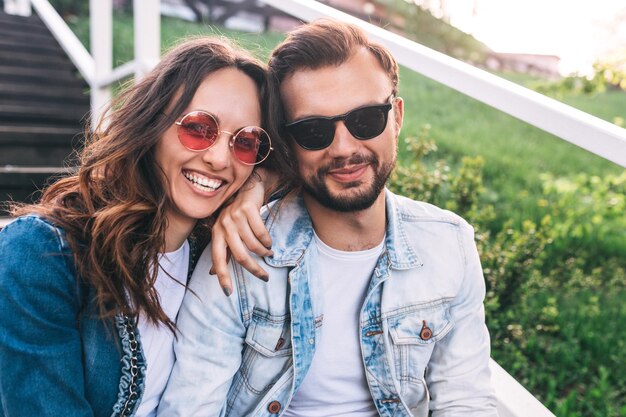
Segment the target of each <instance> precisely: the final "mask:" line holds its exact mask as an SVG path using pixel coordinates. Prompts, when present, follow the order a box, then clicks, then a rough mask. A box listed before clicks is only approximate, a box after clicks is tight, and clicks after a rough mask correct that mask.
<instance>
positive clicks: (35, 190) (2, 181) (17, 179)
mask: <svg viewBox="0 0 626 417" xmlns="http://www.w3.org/2000/svg"><path fill="white" fill-rule="evenodd" d="M71 172H72V170H70V169H68V168H61V167H28V168H25V167H9V168H7V167H0V202H8V201H20V202H27V203H32V202H34V201H35V200H36V199H38V198H39V197H40V196H41V190H42V189H43V188H44V187H46V186H47V185H50V184H52V183H53V182H55V181H56V180H58V179H59V178H62V177H64V176H67V175H69V174H70V173H71ZM3 205H4V204H3ZM0 215H6V211H5V210H4V207H2V210H0Z"/></svg>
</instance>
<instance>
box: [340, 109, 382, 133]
mask: <svg viewBox="0 0 626 417" xmlns="http://www.w3.org/2000/svg"><path fill="white" fill-rule="evenodd" d="M388 114H389V108H388V107H387V106H371V107H364V108H362V109H358V110H354V111H352V112H351V113H350V114H348V115H347V116H346V119H345V123H346V127H347V128H348V130H349V131H350V133H351V134H352V135H354V137H355V138H357V139H372V138H374V137H376V136H378V135H380V134H381V133H383V131H384V130H385V127H387V115H388Z"/></svg>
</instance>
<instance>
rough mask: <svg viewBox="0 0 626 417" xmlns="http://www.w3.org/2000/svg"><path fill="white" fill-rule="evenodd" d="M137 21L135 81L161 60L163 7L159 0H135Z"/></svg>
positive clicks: (135, 17) (134, 11)
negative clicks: (161, 7)
mask: <svg viewBox="0 0 626 417" xmlns="http://www.w3.org/2000/svg"><path fill="white" fill-rule="evenodd" d="M133 16H134V22H135V82H137V81H139V80H140V79H141V78H142V77H143V76H144V75H145V74H146V73H147V72H149V71H150V70H151V69H152V68H154V66H155V65H156V64H157V63H158V62H159V57H160V56H161V9H160V1H159V0H133Z"/></svg>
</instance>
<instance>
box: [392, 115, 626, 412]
mask: <svg viewBox="0 0 626 417" xmlns="http://www.w3.org/2000/svg"><path fill="white" fill-rule="evenodd" d="M429 134H430V127H429V126H428V125H426V126H424V127H423V128H422V130H421V132H420V134H419V136H418V137H416V138H407V139H405V146H406V150H407V152H409V153H410V154H412V156H414V158H413V159H410V158H406V159H405V161H408V162H404V163H399V165H398V167H397V168H396V170H395V172H394V174H393V176H392V178H391V181H390V184H389V186H390V188H391V189H392V190H393V191H395V192H398V193H400V194H403V195H406V196H408V197H411V198H414V199H417V200H424V201H429V202H431V203H433V204H437V205H439V206H441V207H445V208H448V209H451V210H454V211H456V212H457V213H458V214H460V215H462V216H464V217H465V218H466V219H467V220H468V221H470V223H472V224H473V226H474V228H475V229H476V241H477V246H478V249H479V252H480V253H481V261H482V265H483V269H484V275H485V281H486V285H487V296H486V300H485V310H486V314H487V324H488V327H489V329H490V332H491V337H492V356H493V357H494V359H496V361H498V362H499V363H501V364H502V365H503V367H504V368H505V369H507V371H508V372H510V373H511V374H512V375H513V376H514V377H515V378H516V379H517V380H518V381H519V382H520V383H521V384H523V385H524V386H525V387H526V388H527V389H528V390H529V391H531V392H532V393H533V394H534V395H536V396H537V397H538V398H539V399H540V401H542V402H543V403H544V404H545V405H546V406H547V407H548V408H550V409H551V410H552V411H553V412H554V413H556V414H557V415H559V416H561V417H577V416H593V417H596V416H597V417H617V416H624V415H626V400H625V397H626V396H625V395H624V394H625V393H626V381H625V379H624V378H623V376H622V373H621V371H618V369H621V368H622V367H623V364H624V363H626V338H625V337H624V335H625V334H626V303H624V299H626V297H625V296H626V258H625V257H624V253H626V216H624V213H625V211H626V210H625V209H626V198H625V196H626V173H624V174H623V175H621V176H607V177H606V178H600V177H597V176H587V175H579V176H576V177H575V178H556V177H554V176H550V175H544V176H542V181H543V191H542V194H541V195H540V196H539V198H538V200H537V205H538V207H539V209H540V210H539V211H538V213H539V214H538V217H537V218H531V219H526V220H524V221H522V222H521V223H520V222H513V221H509V222H505V223H504V226H502V227H498V226H497V225H498V224H500V223H498V222H494V221H493V219H494V218H495V217H496V211H495V209H494V206H493V204H492V202H491V201H492V200H493V197H492V194H493V192H491V191H489V190H487V189H486V188H485V186H484V184H483V178H482V168H483V164H484V161H483V160H482V158H480V157H475V158H467V157H466V158H463V159H462V160H461V162H460V164H459V165H458V166H456V167H451V166H450V165H448V164H447V163H446V162H445V161H443V160H437V159H435V157H434V153H435V152H436V149H437V148H436V145H435V144H434V142H433V141H432V140H430V137H429Z"/></svg>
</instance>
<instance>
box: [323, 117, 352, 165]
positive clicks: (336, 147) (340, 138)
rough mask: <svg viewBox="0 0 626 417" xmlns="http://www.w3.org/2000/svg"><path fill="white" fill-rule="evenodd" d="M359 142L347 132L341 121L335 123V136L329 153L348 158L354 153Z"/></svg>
mask: <svg viewBox="0 0 626 417" xmlns="http://www.w3.org/2000/svg"><path fill="white" fill-rule="evenodd" d="M358 146H359V140H358V139H357V138H355V137H354V136H353V135H352V133H350V131H349V130H348V128H347V127H346V125H345V123H344V122H343V120H339V121H337V122H335V136H334V137H333V142H332V143H331V144H330V147H329V153H330V154H331V155H332V156H334V157H338V156H348V155H352V154H354V153H355V152H356V150H357V149H358Z"/></svg>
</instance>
